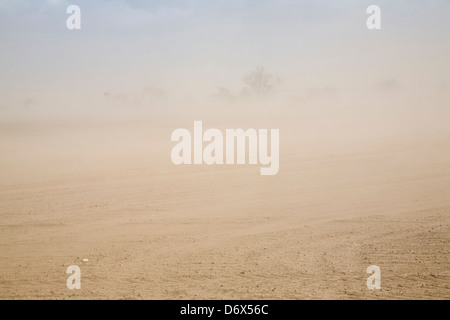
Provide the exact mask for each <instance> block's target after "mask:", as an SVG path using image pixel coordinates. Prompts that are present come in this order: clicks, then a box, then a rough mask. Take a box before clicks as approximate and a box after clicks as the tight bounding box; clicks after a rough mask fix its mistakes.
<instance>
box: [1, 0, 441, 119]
mask: <svg viewBox="0 0 450 320" xmlns="http://www.w3.org/2000/svg"><path fill="white" fill-rule="evenodd" d="M71 4H76V5H78V6H79V7H80V8H81V30H68V29H67V27H66V19H67V18H68V16H69V15H68V14H67V13H66V8H67V7H68V6H69V5H71ZM371 4H376V5H378V6H379V7H380V8H381V30H368V29H367V27H366V19H367V18H368V16H369V14H367V13H366V9H367V7H368V6H369V5H371ZM448 57H450V1H444V0H430V1H420V0H409V1H406V0H396V1H385V0H382V1H374V0H370V1H364V0H363V1H357V0H343V1H332V0H329V1H325V0H318V1H294V0H276V1H275V0H257V1H256V0H253V1H237V0H231V1H230V0H222V1H206V0H203V1H199V0H185V1H181V0H178V1H143V0H134V1H125V0H103V1H101V0H85V1H75V0H73V1H72V0H71V1H64V0H0V70H1V71H0V117H2V116H3V117H6V116H7V115H8V114H12V113H14V114H20V113H26V112H29V110H31V109H35V110H59V111H61V110H65V112H67V113H68V114H70V113H71V111H73V110H75V109H76V110H77V111H80V110H81V111H82V110H88V109H92V108H97V107H98V106H99V105H103V104H107V103H110V102H108V101H115V102H114V103H115V104H116V105H120V104H133V103H134V104H136V103H137V104H139V99H141V98H142V97H143V96H145V95H146V94H152V95H153V96H155V95H156V96H158V94H160V95H161V96H162V95H164V96H169V97H170V98H171V99H172V100H171V101H176V103H181V104H182V103H185V104H186V105H189V104H192V103H194V104H195V103H197V104H205V103H208V101H209V100H208V99H207V98H208V97H211V96H213V95H214V94H215V92H217V90H218V88H219V87H221V88H227V89H229V90H230V92H235V93H237V92H239V90H241V88H242V86H243V84H242V79H243V76H244V75H245V74H246V73H248V72H249V71H251V70H252V69H254V68H255V67H258V66H262V67H264V68H265V69H266V70H268V71H269V72H271V73H273V74H276V75H277V76H279V77H280V79H281V80H282V82H281V85H280V87H279V90H280V92H284V93H285V94H286V95H293V96H294V95H302V94H303V93H304V92H310V91H311V90H314V89H317V88H333V90H337V91H339V92H342V93H343V94H346V93H347V94H357V93H358V92H361V93H362V92H366V91H368V90H369V91H370V90H383V88H388V89H389V88H390V89H392V87H401V88H402V89H403V90H404V92H411V93H414V94H419V93H421V94H424V95H426V94H434V93H435V92H444V93H445V94H444V96H445V97H448V92H449V87H450V63H449V62H450V61H449V58H448ZM380 88H381V89H380ZM149 92H150V93H149ZM188 102H189V103H188ZM38 112H39V111H38Z"/></svg>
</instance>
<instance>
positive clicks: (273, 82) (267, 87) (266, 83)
mask: <svg viewBox="0 0 450 320" xmlns="http://www.w3.org/2000/svg"><path fill="white" fill-rule="evenodd" d="M280 82H281V81H280V79H279V78H278V77H276V76H274V75H272V74H270V73H267V72H266V71H265V69H264V68H263V67H257V68H256V69H255V70H253V71H251V72H250V73H249V74H247V75H246V76H244V83H245V85H246V86H247V89H248V91H250V92H251V93H252V94H255V95H257V96H263V95H266V94H268V93H269V92H271V91H272V90H273V89H274V88H276V87H277V86H278V85H279V84H280Z"/></svg>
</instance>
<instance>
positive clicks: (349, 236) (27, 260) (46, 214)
mask: <svg viewBox="0 0 450 320" xmlns="http://www.w3.org/2000/svg"><path fill="white" fill-rule="evenodd" d="M193 120H196V119H195V118H193V117H186V118H183V117H180V118H178V119H177V120H174V119H172V120H170V121H169V120H168V121H161V120H152V119H151V117H147V118H146V117H142V118H136V119H122V120H119V119H116V120H101V119H99V120H93V119H92V118H89V120H86V119H81V118H80V119H77V120H75V119H73V120H66V121H59V120H58V121H56V120H39V121H38V120H33V121H31V120H30V121H25V120H24V121H2V123H1V125H0V153H1V156H0V298H1V299H449V298H450V264H449V259H448V257H449V252H450V228H449V226H450V133H449V131H450V130H434V131H427V132H423V131H417V132H407V133H405V134H403V135H402V134H398V135H389V134H386V136H383V135H371V136H367V137H366V136H364V135H363V134H361V135H350V134H349V135H347V136H345V132H344V131H345V128H342V131H343V132H344V133H342V136H339V137H336V135H335V134H333V132H330V133H329V134H327V135H322V136H320V137H319V136H314V135H311V134H308V132H309V133H311V132H312V131H313V130H311V128H316V129H317V126H315V125H312V126H311V128H308V127H307V125H306V124H298V123H295V122H294V121H292V122H288V121H284V122H281V121H278V120H277V119H270V120H271V121H270V125H267V123H264V121H259V122H254V123H252V122H251V120H248V119H247V120H246V121H247V122H245V123H241V122H239V121H234V122H233V121H231V120H232V119H224V120H223V121H222V122H221V123H219V122H217V121H215V120H211V121H206V120H205V119H202V120H203V122H204V125H205V126H209V127H217V128H225V127H230V128H237V127H240V126H242V127H244V128H245V127H247V128H248V127H255V128H263V126H264V125H267V126H266V127H269V128H277V127H278V128H280V139H281V142H280V143H281V145H280V171H279V173H278V174H277V175H275V176H261V175H260V174H259V167H260V166H259V165H256V166H255V165H241V166H237V165H233V166H226V165H222V166H219V165H215V166H207V165H201V166H194V165H191V166H188V165H181V166H175V165H174V164H172V162H171V160H170V151H171V148H172V147H173V145H174V144H173V143H172V142H171V141H170V134H171V132H172V131H173V130H174V129H176V128H178V127H185V128H187V129H189V130H192V125H193ZM268 123H269V122H268ZM330 123H331V121H330ZM362 127H364V125H362ZM302 130H303V131H302ZM349 137H353V138H349ZM83 259H88V262H83ZM69 265H78V266H80V268H81V290H69V289H68V288H67V287H66V279H67V277H68V274H66V269H67V267H68V266H69ZM370 265H377V266H379V267H380V268H381V286H382V288H381V290H369V289H368V288H367V287H366V280H367V278H368V276H369V275H368V274H367V273H366V269H367V267H368V266H370Z"/></svg>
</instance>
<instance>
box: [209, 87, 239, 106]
mask: <svg viewBox="0 0 450 320" xmlns="http://www.w3.org/2000/svg"><path fill="white" fill-rule="evenodd" d="M214 96H215V97H216V98H217V99H219V100H220V101H223V102H234V101H235V100H236V98H235V96H234V95H233V94H232V93H231V91H230V90H228V89H227V88H223V87H219V88H218V92H217V93H216V94H215V95H214Z"/></svg>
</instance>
